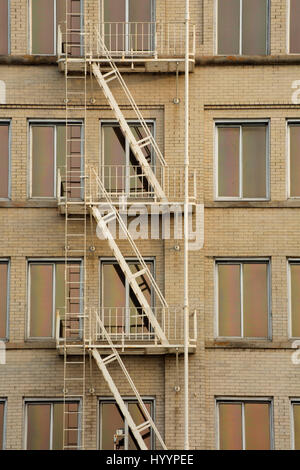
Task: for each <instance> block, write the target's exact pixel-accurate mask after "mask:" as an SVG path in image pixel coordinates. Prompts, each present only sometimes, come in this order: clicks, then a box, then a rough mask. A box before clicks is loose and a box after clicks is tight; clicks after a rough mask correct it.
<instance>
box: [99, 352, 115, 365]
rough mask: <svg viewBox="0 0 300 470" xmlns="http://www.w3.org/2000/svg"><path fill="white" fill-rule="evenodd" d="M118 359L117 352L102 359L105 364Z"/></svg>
mask: <svg viewBox="0 0 300 470" xmlns="http://www.w3.org/2000/svg"><path fill="white" fill-rule="evenodd" d="M116 359H117V356H116V355H115V354H111V355H110V356H107V357H105V358H104V359H102V362H103V364H105V365H106V364H109V363H110V362H113V361H115V360H116Z"/></svg>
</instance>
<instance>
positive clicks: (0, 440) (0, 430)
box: [0, 401, 5, 450]
mask: <svg viewBox="0 0 300 470" xmlns="http://www.w3.org/2000/svg"><path fill="white" fill-rule="evenodd" d="M4 408H5V402H4V401H0V450H2V449H3V448H4Z"/></svg>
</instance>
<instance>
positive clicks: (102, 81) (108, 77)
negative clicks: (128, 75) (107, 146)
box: [92, 30, 167, 201]
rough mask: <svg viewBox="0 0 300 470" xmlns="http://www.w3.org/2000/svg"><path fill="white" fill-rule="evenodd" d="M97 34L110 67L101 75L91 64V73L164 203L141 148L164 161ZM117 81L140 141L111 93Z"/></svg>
mask: <svg viewBox="0 0 300 470" xmlns="http://www.w3.org/2000/svg"><path fill="white" fill-rule="evenodd" d="M96 34H97V43H98V46H99V48H100V50H101V51H104V54H105V57H106V59H107V62H108V64H109V66H110V71H109V72H107V73H105V74H102V72H101V70H100V67H99V64H97V63H93V64H92V72H93V74H94V76H95V78H96V80H97V82H98V84H99V86H100V87H101V88H102V91H103V93H104V96H105V97H106V99H107V101H108V103H109V105H110V107H111V109H112V110H113V112H114V114H115V117H116V119H117V121H118V122H119V124H120V128H121V130H122V132H123V134H124V136H125V138H127V139H128V142H129V145H130V147H131V150H132V153H133V154H134V156H135V157H136V159H137V161H138V162H139V164H140V165H141V167H142V170H143V173H145V176H146V178H147V179H148V182H149V184H150V186H151V187H153V190H154V193H155V195H156V197H157V198H158V199H160V200H162V201H166V200H167V198H166V195H165V193H164V190H163V188H162V187H161V185H160V183H159V182H158V180H157V178H156V176H155V174H154V172H153V170H152V168H151V166H150V164H149V160H148V159H147V158H146V157H145V155H144V153H143V150H142V149H143V148H144V147H146V146H149V145H150V146H152V148H153V150H154V152H155V155H156V158H157V159H158V161H159V162H160V164H161V165H162V167H165V166H167V164H166V161H165V159H164V157H163V155H162V153H161V151H160V149H159V146H158V145H157V142H156V140H155V139H154V137H153V135H152V133H151V131H150V129H149V127H148V126H147V123H146V121H145V120H144V118H143V116H142V114H141V112H140V110H139V108H138V106H137V104H136V102H135V101H134V98H133V96H132V94H131V92H130V91H129V89H128V87H127V85H126V83H125V81H124V79H123V77H122V75H121V74H120V71H119V69H118V67H117V66H116V64H115V62H114V60H113V58H112V56H111V55H110V52H109V50H108V49H107V47H106V45H105V43H104V40H103V38H102V36H101V34H100V33H99V31H98V30H97V31H96ZM114 79H117V80H118V82H119V84H120V86H121V88H122V90H123V91H124V93H125V96H126V97H127V99H128V101H129V103H130V105H131V108H132V109H133V111H134V112H135V114H136V117H137V120H138V123H139V125H140V126H141V128H142V129H143V132H144V134H145V137H142V138H141V139H140V140H136V138H135V136H134V134H133V132H132V130H131V129H130V126H129V125H128V123H127V121H126V119H125V117H124V114H123V113H122V111H121V109H120V107H119V105H118V103H117V101H116V99H115V97H114V95H113V93H112V92H111V90H110V88H109V86H108V83H109V82H111V81H112V80H114Z"/></svg>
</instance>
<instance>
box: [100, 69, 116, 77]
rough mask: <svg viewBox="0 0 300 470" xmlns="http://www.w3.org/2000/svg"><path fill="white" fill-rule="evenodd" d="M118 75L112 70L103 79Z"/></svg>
mask: <svg viewBox="0 0 300 470" xmlns="http://www.w3.org/2000/svg"><path fill="white" fill-rule="evenodd" d="M113 74H116V71H115V70H111V71H110V72H107V73H105V74H104V75H102V77H103V78H104V79H105V78H106V77H110V76H111V75H113Z"/></svg>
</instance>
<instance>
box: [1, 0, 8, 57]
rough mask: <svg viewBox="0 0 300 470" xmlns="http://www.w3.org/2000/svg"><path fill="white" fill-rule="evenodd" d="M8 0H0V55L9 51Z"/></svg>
mask: <svg viewBox="0 0 300 470" xmlns="http://www.w3.org/2000/svg"><path fill="white" fill-rule="evenodd" d="M9 16H10V15H9V0H0V55H6V54H8V53H9V39H8V35H9V21H10V18H9Z"/></svg>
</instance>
